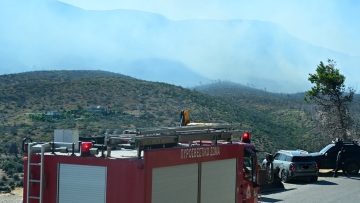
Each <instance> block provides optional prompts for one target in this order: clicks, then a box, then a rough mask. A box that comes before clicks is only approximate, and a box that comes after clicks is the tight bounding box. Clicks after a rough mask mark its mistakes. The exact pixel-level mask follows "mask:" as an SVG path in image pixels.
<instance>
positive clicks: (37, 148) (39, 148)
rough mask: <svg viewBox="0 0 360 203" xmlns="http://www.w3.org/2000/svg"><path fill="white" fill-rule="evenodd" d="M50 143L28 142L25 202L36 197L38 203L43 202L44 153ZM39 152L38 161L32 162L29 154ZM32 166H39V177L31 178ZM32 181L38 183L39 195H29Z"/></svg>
mask: <svg viewBox="0 0 360 203" xmlns="http://www.w3.org/2000/svg"><path fill="white" fill-rule="evenodd" d="M50 147H51V146H50V143H41V144H38V143H28V147H27V153H28V160H27V162H28V164H27V172H26V174H27V176H26V183H27V185H26V186H27V191H26V202H27V203H29V201H30V199H38V200H39V203H43V189H44V188H43V187H44V154H45V152H46V151H48V150H49V148H50ZM39 152H40V156H41V157H40V162H32V161H31V155H32V154H34V153H39ZM33 167H40V178H39V179H33V178H32V168H33ZM33 183H37V184H39V196H31V195H30V192H31V191H30V186H31V184H33Z"/></svg>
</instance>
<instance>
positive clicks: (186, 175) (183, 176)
mask: <svg viewBox="0 0 360 203" xmlns="http://www.w3.org/2000/svg"><path fill="white" fill-rule="evenodd" d="M152 174H153V175H152V198H151V199H152V201H151V202H152V203H169V202H171V203H180V202H181V203H183V202H189V203H190V202H195V203H196V202H197V198H198V196H197V193H198V164H197V163H195V164H185V165H177V166H168V167H161V168H153V171H152Z"/></svg>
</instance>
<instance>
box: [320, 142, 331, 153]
mask: <svg viewBox="0 0 360 203" xmlns="http://www.w3.org/2000/svg"><path fill="white" fill-rule="evenodd" d="M333 146H334V144H329V145H328V146H326V147H324V148H323V149H322V150H321V151H320V154H325V153H326V152H327V151H328V150H329V149H330V148H331V147H333Z"/></svg>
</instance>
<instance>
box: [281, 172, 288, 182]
mask: <svg viewBox="0 0 360 203" xmlns="http://www.w3.org/2000/svg"><path fill="white" fill-rule="evenodd" d="M281 181H282V182H283V183H288V182H289V174H288V172H287V171H286V170H282V171H281Z"/></svg>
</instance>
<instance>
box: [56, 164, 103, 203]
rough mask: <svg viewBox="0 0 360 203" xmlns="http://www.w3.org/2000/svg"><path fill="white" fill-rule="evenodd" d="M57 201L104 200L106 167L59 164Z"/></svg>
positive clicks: (60, 202) (91, 201)
mask: <svg viewBox="0 0 360 203" xmlns="http://www.w3.org/2000/svg"><path fill="white" fill-rule="evenodd" d="M58 184H59V187H58V203H68V202H86V203H105V202H106V167H103V166H88V165H75V164H60V166H59V173H58Z"/></svg>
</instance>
